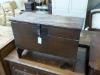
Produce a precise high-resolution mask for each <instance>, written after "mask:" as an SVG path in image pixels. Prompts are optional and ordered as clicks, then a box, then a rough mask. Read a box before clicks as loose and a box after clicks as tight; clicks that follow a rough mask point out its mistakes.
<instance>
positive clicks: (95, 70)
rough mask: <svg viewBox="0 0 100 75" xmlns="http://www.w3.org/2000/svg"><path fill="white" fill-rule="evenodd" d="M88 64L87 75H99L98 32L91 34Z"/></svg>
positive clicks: (99, 37) (99, 49) (99, 40)
mask: <svg viewBox="0 0 100 75" xmlns="http://www.w3.org/2000/svg"><path fill="white" fill-rule="evenodd" d="M89 66H90V74H89V75H100V32H96V33H95V34H94V35H92V39H91V46H90V61H89Z"/></svg>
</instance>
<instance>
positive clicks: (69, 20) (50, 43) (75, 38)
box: [11, 12, 84, 65]
mask: <svg viewBox="0 0 100 75" xmlns="http://www.w3.org/2000/svg"><path fill="white" fill-rule="evenodd" d="M11 21H12V29H13V33H14V37H15V43H16V46H17V48H18V54H19V57H21V54H22V50H24V49H27V50H30V51H36V52H40V53H45V54H48V55H53V56H57V57H61V59H64V61H65V62H68V63H70V64H71V65H74V64H73V63H75V62H76V56H77V49H78V43H79V37H80V32H81V28H82V25H83V22H84V21H83V19H82V18H77V17H61V16H53V15H50V14H44V13H42V14H41V13H32V12H25V13H23V14H22V15H20V16H17V17H15V18H12V19H11Z"/></svg>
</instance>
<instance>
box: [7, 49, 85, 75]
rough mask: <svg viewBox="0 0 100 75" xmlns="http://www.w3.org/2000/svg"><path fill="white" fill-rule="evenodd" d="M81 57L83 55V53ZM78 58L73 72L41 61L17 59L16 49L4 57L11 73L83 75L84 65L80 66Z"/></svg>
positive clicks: (13, 74) (15, 74)
mask: <svg viewBox="0 0 100 75" xmlns="http://www.w3.org/2000/svg"><path fill="white" fill-rule="evenodd" d="M79 49H80V52H81V51H82V50H83V51H85V49H83V48H79ZM83 51H82V52H83ZM78 57H79V56H78ZM81 57H84V54H83V56H81ZM78 59H79V61H78V62H77V63H78V64H77V68H76V71H75V72H72V71H70V70H67V69H60V68H58V67H54V66H50V65H46V64H43V63H41V62H36V61H30V60H26V59H19V58H18V56H17V52H16V50H14V51H12V52H11V53H10V54H9V55H8V56H7V57H6V58H5V61H6V62H7V63H8V64H9V66H10V70H11V73H12V75H24V74H26V75H84V67H82V65H84V63H83V62H84V61H83V60H82V61H81V59H80V58H78ZM79 64H82V65H79ZM80 66H81V67H80Z"/></svg>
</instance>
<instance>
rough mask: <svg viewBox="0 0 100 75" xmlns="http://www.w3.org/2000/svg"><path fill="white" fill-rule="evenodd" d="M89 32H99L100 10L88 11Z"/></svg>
mask: <svg viewBox="0 0 100 75" xmlns="http://www.w3.org/2000/svg"><path fill="white" fill-rule="evenodd" d="M89 14H90V16H89V17H90V23H89V30H96V31H98V30H100V21H99V19H100V9H99V8H98V9H93V10H91V11H90V13H89Z"/></svg>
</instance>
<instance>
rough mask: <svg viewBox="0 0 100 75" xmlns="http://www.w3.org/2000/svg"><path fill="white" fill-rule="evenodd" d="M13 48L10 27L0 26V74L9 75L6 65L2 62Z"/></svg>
mask: <svg viewBox="0 0 100 75" xmlns="http://www.w3.org/2000/svg"><path fill="white" fill-rule="evenodd" d="M14 48H15V45H14V40H13V35H12V31H11V28H10V27H4V26H0V75H10V74H9V71H8V70H7V69H8V66H7V65H6V64H5V62H4V60H3V59H4V57H6V56H7V55H8V54H9V53H10V52H11V51H12V50H13V49H14Z"/></svg>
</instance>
